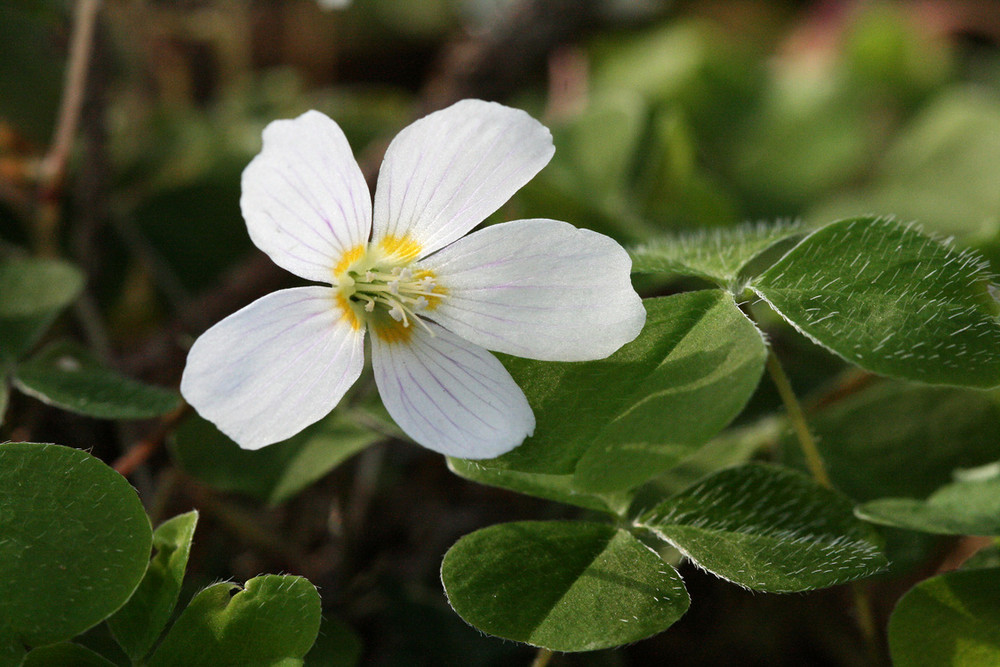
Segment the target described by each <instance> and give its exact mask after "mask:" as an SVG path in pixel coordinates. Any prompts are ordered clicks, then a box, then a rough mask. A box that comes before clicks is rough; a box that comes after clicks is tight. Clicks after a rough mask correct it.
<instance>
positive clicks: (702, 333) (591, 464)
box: [481, 290, 766, 493]
mask: <svg viewBox="0 0 1000 667" xmlns="http://www.w3.org/2000/svg"><path fill="white" fill-rule="evenodd" d="M645 305H646V313H647V315H646V326H645V328H644V329H643V331H642V333H641V334H640V335H639V337H638V338H636V340H634V341H632V342H631V343H629V344H627V345H625V346H624V347H622V349H620V350H619V351H618V352H616V353H615V354H613V355H611V356H610V357H608V358H607V359H602V360H598V361H586V362H576V363H548V362H540V361H531V360H526V359H514V358H507V357H505V358H504V364H505V365H506V366H507V368H508V370H510V372H511V375H512V376H513V377H514V380H515V381H516V382H517V383H518V385H519V386H520V387H522V389H523V390H524V392H525V395H526V396H527V397H528V402H529V403H530V404H531V407H532V409H533V410H534V411H535V418H536V421H537V426H536V427H535V434H534V436H532V437H531V438H528V439H527V440H526V441H525V442H524V444H522V445H521V446H520V447H518V448H517V449H515V450H514V451H512V452H511V453H509V454H506V455H504V456H502V457H500V458H497V459H492V460H489V461H485V462H481V464H482V465H485V466H486V467H489V468H495V469H503V470H516V471H520V472H529V473H536V474H538V473H540V474H546V475H568V474H574V473H575V478H574V480H573V483H574V486H575V487H576V488H577V489H578V490H582V491H590V492H594V493H605V492H609V491H617V490H621V489H625V488H628V487H630V486H635V485H637V484H640V483H642V482H644V481H645V480H647V479H649V478H651V477H653V476H655V475H656V474H658V473H659V472H661V471H663V470H665V469H667V468H669V467H670V466H672V465H674V464H675V463H677V462H678V461H679V460H681V459H682V458H684V457H685V456H687V455H688V454H690V453H691V452H692V451H694V450H695V449H697V448H698V447H699V446H701V445H702V444H704V443H705V442H707V441H708V440H709V439H710V438H711V437H713V436H714V435H715V434H716V433H718V432H719V431H720V430H721V429H722V428H723V427H724V426H725V425H726V424H727V423H729V421H730V420H732V419H733V417H735V416H736V415H737V414H738V413H739V412H740V410H742V408H743V406H744V405H745V404H746V401H747V399H748V398H749V397H750V395H751V394H752V393H753V391H754V389H755V388H756V386H757V382H758V381H759V379H760V375H761V372H762V370H763V365H764V358H765V355H766V348H765V347H764V342H763V340H762V339H761V336H760V333H759V332H758V331H757V329H756V328H755V327H754V326H753V324H752V323H751V322H750V321H749V320H747V319H746V318H745V317H744V316H743V314H742V313H741V312H740V310H739V309H738V308H737V307H736V304H735V303H734V302H733V299H732V297H731V296H730V295H729V294H727V293H725V292H722V291H717V290H706V291H701V292H690V293H686V294H678V295H675V296H670V297H664V298H659V299H648V300H646V302H645Z"/></svg>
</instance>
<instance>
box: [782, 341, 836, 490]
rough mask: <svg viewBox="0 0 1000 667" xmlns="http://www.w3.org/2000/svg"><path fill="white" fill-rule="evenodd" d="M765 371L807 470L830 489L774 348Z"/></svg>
mask: <svg viewBox="0 0 1000 667" xmlns="http://www.w3.org/2000/svg"><path fill="white" fill-rule="evenodd" d="M767 372H768V374H769V375H770V376H771V380H772V381H774V385H775V387H777V389H778V394H780V395H781V402H782V403H784V404H785V412H787V413H788V421H789V422H791V424H792V428H793V429H794V430H795V435H796V437H797V438H798V441H799V447H801V449H802V453H803V455H805V457H806V466H807V467H808V468H809V472H810V473H812V476H813V479H815V480H816V481H817V482H818V483H820V484H821V485H823V486H825V487H826V488H828V489H832V488H833V484H832V483H831V482H830V476H829V475H828V474H827V472H826V466H825V465H824V464H823V457H822V456H820V453H819V448H818V447H816V440H815V438H813V435H812V433H811V432H810V431H809V424H807V423H806V416H805V413H804V412H803V411H802V404H801V403H799V399H798V398H797V397H796V396H795V391H794V390H793V389H792V383H791V382H789V380H788V376H787V375H786V374H785V369H784V368H782V366H781V362H780V361H778V357H777V356H776V355H775V354H774V350H769V351H768V353H767Z"/></svg>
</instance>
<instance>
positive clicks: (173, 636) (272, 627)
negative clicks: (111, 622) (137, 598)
mask: <svg viewBox="0 0 1000 667" xmlns="http://www.w3.org/2000/svg"><path fill="white" fill-rule="evenodd" d="M320 618H321V617H320V599H319V593H318V592H317V591H316V587H315V586H313V585H312V584H311V583H309V581H307V580H306V579H303V578H302V577H293V576H278V575H273V574H268V575H263V576H260V577H254V578H253V579H251V580H250V581H248V582H247V584H246V587H245V588H241V587H240V586H237V585H236V584H224V583H223V584H215V585H213V586H209V587H208V588H206V589H204V590H203V591H201V592H200V593H198V594H197V595H196V596H194V599H193V600H191V603H190V604H189V605H188V606H187V608H186V609H184V611H183V612H181V615H180V616H179V617H178V618H177V620H176V621H174V624H173V625H172V626H171V627H170V630H169V631H168V632H167V636H166V637H164V639H163V642H162V643H160V645H159V646H158V647H157V648H156V651H155V652H154V653H153V655H152V657H151V658H150V659H149V662H148V664H149V667H172V666H173V665H185V667H216V666H217V665H274V664H285V661H288V663H287V664H301V660H302V658H303V657H304V656H305V655H306V653H308V652H309V649H310V648H311V647H312V645H313V642H315V641H316V634H317V633H318V632H319V624H320Z"/></svg>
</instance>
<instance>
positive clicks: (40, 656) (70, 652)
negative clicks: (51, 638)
mask: <svg viewBox="0 0 1000 667" xmlns="http://www.w3.org/2000/svg"><path fill="white" fill-rule="evenodd" d="M23 667H115V663H113V662H111V661H110V660H108V659H107V658H105V657H103V656H101V655H98V654H97V653H94V652H93V651H91V650H90V649H89V648H85V647H83V646H80V645H79V644H72V643H70V642H62V643H59V644H52V645H51V646H42V647H40V648H36V649H34V650H32V651H31V652H30V653H28V656H27V658H25V660H24V665H23Z"/></svg>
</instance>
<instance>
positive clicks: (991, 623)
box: [889, 568, 1000, 667]
mask: <svg viewBox="0 0 1000 667" xmlns="http://www.w3.org/2000/svg"><path fill="white" fill-rule="evenodd" d="M997 591H1000V568H995V569H987V570H968V571H958V572H949V573H947V574H942V575H940V576H937V577H933V578H931V579H927V580H925V581H922V582H921V583H919V584H917V585H916V586H915V587H914V588H913V589H911V590H910V591H909V592H908V593H907V594H906V595H904V596H903V597H902V598H901V599H900V600H899V603H898V604H897V605H896V609H895V610H894V611H893V612H892V616H891V617H890V618H889V651H890V653H891V654H892V662H893V665H895V667H924V666H925V665H934V666H935V667H938V666H940V667H982V666H983V665H997V664H1000V596H998V595H997Z"/></svg>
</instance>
